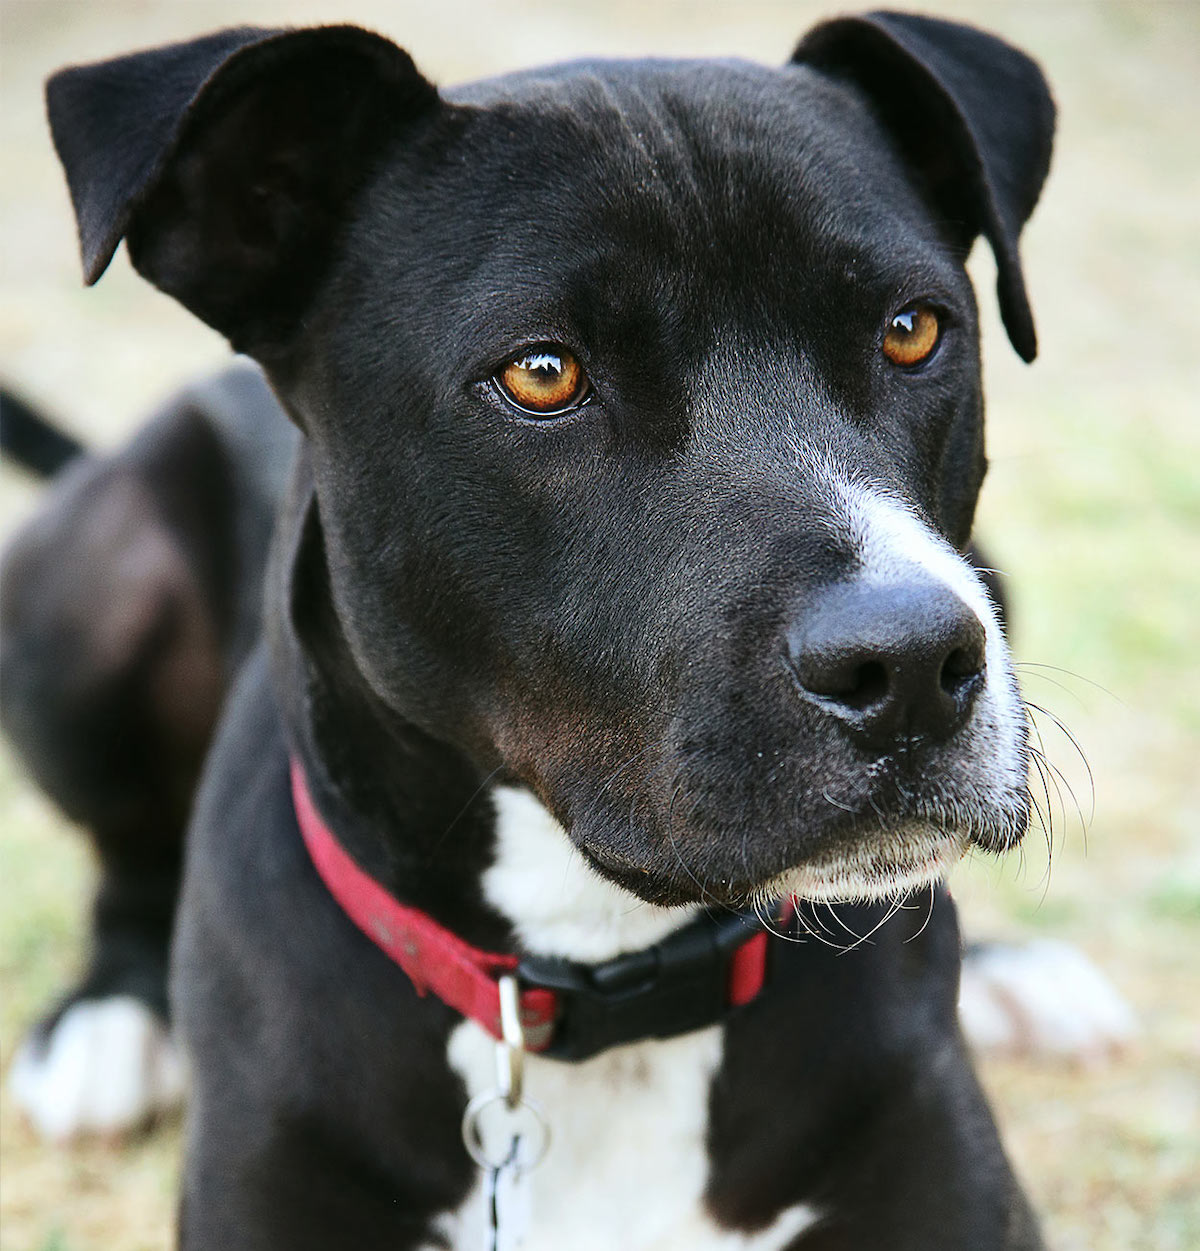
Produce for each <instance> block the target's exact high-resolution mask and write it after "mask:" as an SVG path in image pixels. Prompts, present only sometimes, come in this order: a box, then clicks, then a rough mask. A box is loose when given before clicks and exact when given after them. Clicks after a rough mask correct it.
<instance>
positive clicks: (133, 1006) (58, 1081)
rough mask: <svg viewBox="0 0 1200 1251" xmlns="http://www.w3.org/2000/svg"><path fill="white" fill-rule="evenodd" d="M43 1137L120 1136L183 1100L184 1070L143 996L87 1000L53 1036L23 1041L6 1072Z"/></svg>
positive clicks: (70, 1012) (21, 1105) (11, 1087)
mask: <svg viewBox="0 0 1200 1251" xmlns="http://www.w3.org/2000/svg"><path fill="white" fill-rule="evenodd" d="M8 1082H9V1091H10V1093H11V1094H12V1097H13V1101H14V1102H15V1103H16V1105H17V1106H18V1107H19V1108H20V1109H21V1111H22V1112H24V1113H25V1115H26V1116H27V1117H28V1118H29V1120H30V1122H31V1123H32V1125H33V1127H34V1129H36V1130H37V1132H38V1133H39V1134H41V1135H42V1137H43V1138H49V1139H53V1140H55V1141H64V1140H66V1139H68V1138H74V1137H76V1136H78V1135H83V1134H105V1135H108V1134H120V1133H122V1132H124V1131H127V1130H132V1129H137V1128H138V1127H139V1126H141V1125H143V1124H145V1123H146V1121H148V1120H150V1119H151V1118H152V1117H153V1116H155V1115H156V1114H158V1113H160V1112H165V1111H168V1110H170V1109H173V1108H175V1107H177V1106H178V1105H179V1103H180V1102H181V1100H182V1098H183V1091H184V1072H183V1063H182V1061H181V1059H180V1056H179V1052H178V1051H177V1050H176V1049H175V1045H174V1044H173V1043H172V1042H171V1039H170V1036H169V1035H168V1033H167V1029H166V1027H165V1026H164V1025H163V1023H162V1022H161V1021H160V1020H159V1019H158V1017H156V1016H155V1015H154V1013H153V1012H151V1011H150V1009H149V1008H147V1007H146V1005H145V1004H144V1003H142V1002H141V1001H140V1000H138V999H134V998H133V997H132V996H130V995H114V996H112V997H111V998H108V999H84V1000H82V1001H80V1002H79V1003H77V1004H74V1005H73V1006H72V1007H70V1008H68V1009H67V1011H66V1012H64V1013H63V1015H62V1016H61V1017H60V1018H59V1020H58V1022H57V1024H56V1025H55V1026H54V1028H53V1030H51V1032H50V1036H49V1037H48V1038H45V1039H42V1040H36V1041H35V1040H31V1039H26V1040H25V1042H24V1043H22V1044H21V1047H20V1048H19V1050H18V1051H17V1054H16V1056H15V1058H14V1059H13V1063H12V1068H11V1069H10V1070H9V1075H8Z"/></svg>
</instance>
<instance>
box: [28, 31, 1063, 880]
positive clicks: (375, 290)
mask: <svg viewBox="0 0 1200 1251" xmlns="http://www.w3.org/2000/svg"><path fill="white" fill-rule="evenodd" d="M49 105H50V117H51V122H52V125H53V128H54V134H55V140H56V143H57V145H58V148H59V152H60V154H61V156H62V158H63V162H64V165H65V166H66V170H67V174H68V178H69V181H70V185H71V191H72V195H73V198H74V201H75V205H76V209H77V212H78V217H79V222H80V235H81V241H82V246H83V253H84V263H85V269H86V271H87V275H88V277H89V279H90V280H95V278H97V277H98V276H99V274H100V273H101V272H102V271H103V269H104V268H105V266H106V265H107V263H108V260H109V259H110V257H111V255H112V253H113V251H114V250H115V248H116V246H117V244H118V242H119V241H120V239H121V237H122V236H127V237H128V241H129V247H130V252H131V255H132V257H133V260H134V264H135V265H136V266H137V268H138V269H139V270H140V271H141V272H142V273H143V274H144V275H145V276H146V277H148V278H149V279H150V280H151V281H152V282H154V283H155V284H156V285H158V286H159V287H161V288H162V289H163V290H165V291H167V292H168V293H170V294H172V295H174V296H175V297H177V298H178V299H179V300H181V301H182V302H183V303H184V304H185V305H186V306H187V307H189V308H190V309H192V310H193V311H194V312H195V313H197V314H198V315H199V316H200V317H201V318H203V319H204V320H205V321H207V322H209V323H210V324H211V325H213V326H215V327H216V328H217V329H219V330H221V331H222V332H223V333H225V334H226V335H227V336H228V337H229V338H230V339H231V341H232V342H233V344H234V345H235V346H236V347H238V348H239V349H240V350H243V351H246V352H249V353H250V354H252V355H254V356H256V357H257V358H258V359H259V360H260V361H261V362H262V363H263V364H264V365H265V367H266V368H267V371H268V373H269V375H270V377H271V379H272V381H273V383H274V384H275V386H276V388H277V390H278V391H279V393H280V395H281V397H282V398H283V400H284V402H285V404H286V406H287V407H288V409H289V411H290V412H291V413H292V415H293V417H294V419H295V420H296V421H297V423H298V424H299V425H300V426H301V427H302V429H303V430H304V432H305V434H306V436H307V439H306V456H307V459H308V467H309V471H310V472H311V479H312V482H313V484H314V491H315V501H316V503H315V516H316V517H317V518H319V527H320V536H321V541H322V544H323V550H324V553H325V562H326V567H327V576H328V586H329V588H330V589H329V596H330V600H331V603H332V606H333V610H334V612H335V613H336V620H337V623H338V626H339V628H340V630H341V632H342V633H343V635H344V638H345V642H346V645H347V647H348V650H349V653H350V654H351V655H352V656H353V658H354V663H355V665H356V666H357V669H358V670H359V672H360V673H361V675H362V676H363V678H364V679H365V681H366V682H367V683H368V684H369V686H370V688H371V690H372V691H373V693H374V695H375V697H377V698H378V699H379V700H380V701H381V702H382V703H383V704H384V705H386V706H387V707H388V708H389V709H390V710H392V711H393V712H394V713H396V714H398V715H399V716H401V717H403V718H404V719H405V720H406V721H408V722H410V723H412V724H414V725H416V726H417V727H419V728H420V729H421V730H423V731H424V732H426V733H427V734H430V735H432V736H434V737H435V738H438V739H442V740H445V741H447V742H450V743H452V744H454V745H455V746H457V747H459V748H461V749H462V750H463V751H465V752H466V753H467V754H468V755H469V756H470V757H471V758H472V759H473V760H475V761H476V762H477V763H478V764H479V766H480V768H481V769H494V768H497V767H500V768H502V769H503V771H504V773H505V775H506V776H508V777H510V778H514V779H519V780H520V781H522V782H524V783H525V784H527V785H528V786H529V787H530V788H531V789H532V790H533V791H534V792H535V793H536V794H537V796H538V797H539V798H540V799H541V800H542V801H543V803H544V804H545V805H546V806H547V807H548V808H549V809H550V811H551V812H552V813H553V814H554V815H555V816H556V817H558V818H559V819H560V820H561V822H562V824H563V825H564V827H565V828H566V830H567V831H568V832H569V834H570V837H571V838H572V839H573V840H574V842H575V843H576V844H577V845H578V846H579V847H580V848H581V849H582V850H583V851H584V853H585V854H586V855H587V856H588V857H589V858H590V859H591V860H592V862H593V863H594V864H595V865H596V866H597V867H598V868H599V869H600V870H601V871H602V872H604V873H606V874H608V875H609V876H611V877H614V878H616V879H617V880H619V881H621V882H622V883H624V884H625V885H627V886H628V887H630V888H631V889H633V890H634V891H636V892H637V893H639V894H640V895H642V896H644V897H646V898H653V899H658V900H664V901H665V900H686V899H689V898H691V899H695V898H701V897H704V898H717V899H735V898H744V897H745V896H747V895H749V894H752V893H753V892H755V891H756V890H760V889H767V890H779V891H784V890H796V891H798V892H799V893H801V894H804V895H807V896H810V897H817V898H821V897H825V898H833V897H846V896H851V895H855V896H858V895H878V894H881V893H893V892H895V891H897V890H899V889H902V888H905V887H910V886H916V885H919V884H924V883H927V882H929V881H931V880H933V879H934V878H936V877H937V876H939V875H940V874H941V873H942V872H943V871H944V870H945V868H946V867H947V866H948V865H949V864H950V863H952V861H953V860H954V859H955V858H956V857H957V856H958V854H960V853H961V851H962V850H963V849H964V848H965V847H966V846H967V845H968V844H969V843H972V842H974V843H976V844H978V845H979V846H981V847H984V848H987V849H992V850H996V849H1003V848H1006V847H1008V846H1010V845H1012V844H1013V843H1014V842H1015V841H1016V840H1017V839H1018V838H1019V837H1020V835H1021V833H1022V831H1023V829H1024V827H1025V825H1026V821H1027V813H1028V803H1029V801H1028V795H1027V789H1026V747H1025V730H1024V719H1023V716H1022V711H1021V706H1020V702H1019V699H1018V696H1017V692H1016V687H1015V683H1014V679H1013V674H1012V669H1011V666H1010V662H1009V660H1008V657H1007V653H1006V649H1005V644H1004V642H1003V639H1002V637H1001V633H1000V630H999V626H998V623H997V620H996V617H995V614H994V613H993V611H992V609H991V607H990V605H989V602H988V599H987V596H986V594H985V592H984V590H983V588H982V585H981V583H980V581H979V579H978V577H977V576H976V574H975V573H974V572H973V571H972V569H971V567H970V566H969V565H968V563H967V562H966V561H965V560H964V559H963V558H962V557H961V555H959V552H961V550H962V549H963V548H964V547H965V545H966V543H967V540H968V536H969V534H970V530H971V524H972V516H973V512H974V508H975V501H976V496H977V494H978V491H979V487H980V483H981V480H982V478H983V473H984V465H985V462H984V454H983V443H982V404H981V397H980V365H979V352H978V331H977V325H976V314H975V306H974V300H973V295H972V291H971V288H970V285H969V282H968V280H967V277H966V275H965V272H964V269H963V261H964V259H965V256H966V253H967V252H968V250H969V248H970V246H971V243H972V241H973V240H974V239H975V237H976V236H977V235H979V234H983V235H984V236H985V237H986V238H987V239H988V241H989V242H990V244H991V246H992V249H993V251H994V253H995V256H996V261H997V269H998V274H999V294H1000V303H1001V310H1002V313H1003V315H1004V320H1005V324H1006V326H1007V327H1008V330H1009V334H1010V337H1011V338H1012V340H1013V343H1014V346H1015V347H1016V348H1017V350H1018V351H1019V352H1020V353H1021V354H1022V355H1023V356H1024V357H1026V358H1027V359H1029V358H1031V357H1032V355H1033V353H1034V336H1033V327H1032V322H1031V318H1030V314H1029V309H1028V305H1027V301H1026V298H1025V293H1024V287H1023V283H1022V278H1021V272H1020V267H1019V262H1018V257H1017V237H1018V234H1019V231H1020V228H1021V225H1022V223H1023V222H1024V221H1025V219H1026V218H1027V217H1028V215H1029V213H1030V212H1031V211H1032V208H1033V205H1034V203H1035V201H1036V199H1037V196H1038V193H1039V190H1040V188H1041V184H1042V181H1043V179H1044V177H1045V173H1046V169H1047V165H1048V160H1049V149H1050V140H1051V134H1052V129H1053V106H1052V104H1051V101H1050V98H1049V95H1048V93H1047V90H1046V87H1045V84H1044V82H1043V80H1042V77H1041V75H1040V73H1039V72H1038V70H1037V68H1036V67H1035V66H1034V65H1033V63H1032V62H1030V61H1029V60H1028V59H1027V58H1026V57H1024V56H1023V55H1022V54H1020V53H1018V52H1016V51H1015V50H1013V49H1012V48H1010V47H1008V46H1007V45H1005V44H1003V43H1001V42H1000V41H998V40H996V39H994V38H991V37H990V36H987V35H984V34H981V33H979V32H977V31H974V30H971V29H968V28H966V27H962V26H957V25H952V24H949V23H944V22H939V21H933V20H929V19H923V18H914V17H906V16H900V15H894V14H876V15H872V16H869V17H863V18H851V19H844V20H840V21H835V22H831V23H827V24H825V25H823V26H820V27H818V28H817V29H816V30H814V31H813V32H812V33H811V34H810V35H809V36H808V37H807V38H806V39H805V40H804V41H803V42H802V43H801V44H800V46H799V48H798V49H797V51H796V53H795V55H794V57H793V59H792V61H791V63H790V64H788V65H786V66H784V67H782V68H779V69H769V68H762V67H758V66H754V65H749V64H745V63H741V62H733V61H730V62H686V61H685V62H666V61H663V62H658V61H651V62H647V61H643V62H628V63H623V62H596V63H579V64H572V65H566V66H561V67H556V68H552V69H547V70H544V71H530V72H525V73H521V74H516V75H512V76H508V77H504V78H500V79H495V80H490V81H487V82H483V83H478V84H474V85H472V86H469V87H466V88H463V89H460V90H457V91H454V92H448V93H445V94H439V93H438V92H437V91H436V90H435V89H434V88H433V87H432V86H431V85H430V84H429V83H427V82H426V81H425V80H424V79H423V78H422V77H421V76H420V74H419V73H418V72H417V70H416V69H415V68H414V67H413V64H412V62H411V61H410V60H409V58H408V56H407V55H406V54H405V53H403V52H401V51H400V50H399V49H398V48H396V47H395V46H394V45H393V44H391V43H389V42H387V41H386V40H383V39H381V38H379V37H377V36H373V35H370V34H367V33H365V32H363V31H360V30H357V29H354V28H348V27H333V28H325V29H317V30H300V31H292V32H268V31H261V30H249V29H243V30H237V31H231V32H225V33H223V34H220V35H216V36H212V37H210V38H208V39H204V40H200V41H197V42H194V43H190V44H184V45H177V46H174V47H171V48H166V49H160V50H158V51H155V52H150V53H145V54H141V55H138V56H133V57H129V58H124V59H122V60H119V61H115V62H109V63H106V64H104V65H99V66H89V67H84V68H79V69H72V70H68V71H64V72H63V73H62V74H60V75H58V76H56V77H55V78H54V79H53V80H52V81H51V83H50V87H49Z"/></svg>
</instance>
